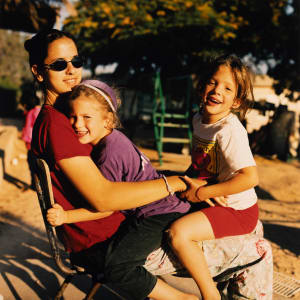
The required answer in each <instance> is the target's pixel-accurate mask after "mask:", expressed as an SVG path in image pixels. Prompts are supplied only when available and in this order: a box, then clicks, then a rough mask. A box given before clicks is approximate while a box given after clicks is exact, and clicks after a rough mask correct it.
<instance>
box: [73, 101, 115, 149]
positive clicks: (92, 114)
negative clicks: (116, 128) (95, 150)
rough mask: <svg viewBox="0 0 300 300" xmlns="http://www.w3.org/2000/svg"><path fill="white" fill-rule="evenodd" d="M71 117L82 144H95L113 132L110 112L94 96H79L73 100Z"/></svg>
mask: <svg viewBox="0 0 300 300" xmlns="http://www.w3.org/2000/svg"><path fill="white" fill-rule="evenodd" d="M69 119H70V123H71V125H72V127H73V129H74V130H75V133H76V134H77V136H78V138H79V141H80V143H82V144H89V143H90V144H92V145H93V146H95V145H97V144H98V143H99V141H100V140H101V139H102V138H104V137H105V136H106V135H108V134H109V133H111V127H110V122H111V120H110V113H109V112H107V111H105V109H104V108H103V107H102V106H101V105H100V103H99V102H98V101H97V100H95V99H94V98H93V97H92V96H90V97H87V96H79V97H78V98H77V99H75V100H73V101H71V102H70V114H69Z"/></svg>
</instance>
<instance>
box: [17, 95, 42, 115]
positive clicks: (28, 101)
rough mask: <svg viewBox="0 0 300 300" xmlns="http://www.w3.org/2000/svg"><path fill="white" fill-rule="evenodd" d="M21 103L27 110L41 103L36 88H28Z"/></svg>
mask: <svg viewBox="0 0 300 300" xmlns="http://www.w3.org/2000/svg"><path fill="white" fill-rule="evenodd" d="M20 103H21V104H22V105H23V106H24V107H25V108H26V110H27V111H29V110H31V109H32V108H34V107H36V106H37V105H40V104H41V101H40V98H39V97H38V96H37V95H36V93H35V91H34V90H31V91H29V90H27V91H24V92H23V93H22V96H21V99H20Z"/></svg>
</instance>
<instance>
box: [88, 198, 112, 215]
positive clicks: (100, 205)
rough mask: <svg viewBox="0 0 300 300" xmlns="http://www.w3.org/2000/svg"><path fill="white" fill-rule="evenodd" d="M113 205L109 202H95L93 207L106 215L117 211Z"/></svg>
mask: <svg viewBox="0 0 300 300" xmlns="http://www.w3.org/2000/svg"><path fill="white" fill-rule="evenodd" d="M111 204H112V203H109V202H108V203H107V202H106V201H101V200H98V201H97V202H94V203H93V204H92V206H93V207H94V209H95V210H96V211H98V212H101V213H105V212H111V211H115V210H116V209H115V208H114V207H113V206H112V205H111Z"/></svg>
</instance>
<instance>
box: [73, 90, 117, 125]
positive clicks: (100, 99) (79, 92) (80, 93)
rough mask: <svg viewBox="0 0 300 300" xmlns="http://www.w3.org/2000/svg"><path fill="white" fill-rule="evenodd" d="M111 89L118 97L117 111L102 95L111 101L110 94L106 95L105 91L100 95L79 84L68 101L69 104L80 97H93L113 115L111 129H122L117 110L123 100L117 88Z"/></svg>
mask: <svg viewBox="0 0 300 300" xmlns="http://www.w3.org/2000/svg"><path fill="white" fill-rule="evenodd" d="M110 89H112V90H113V91H114V93H115V96H116V107H115V110H113V109H112V106H111V104H110V103H109V102H108V101H107V100H106V99H105V97H104V96H103V95H102V94H101V93H104V94H105V95H106V96H107V97H109V99H111V96H110V95H109V94H108V93H106V92H105V91H103V90H101V93H99V92H97V91H96V90H95V89H93V88H91V87H88V86H86V85H84V84H79V85H77V86H75V87H74V88H73V89H72V91H71V92H70V94H69V97H68V101H69V103H70V102H71V101H75V100H76V99H77V98H78V97H80V96H85V97H93V98H94V99H95V100H96V101H97V102H98V103H99V104H100V105H101V108H102V109H104V110H105V111H106V112H107V113H111V114H112V120H111V121H112V122H111V129H113V128H122V124H121V121H120V118H119V116H118V114H117V110H118V108H119V107H120V106H121V99H120V97H119V92H118V90H117V89H115V88H111V87H110Z"/></svg>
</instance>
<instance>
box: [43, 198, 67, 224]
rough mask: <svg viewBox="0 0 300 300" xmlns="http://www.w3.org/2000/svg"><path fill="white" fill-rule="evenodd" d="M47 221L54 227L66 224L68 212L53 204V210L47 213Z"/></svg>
mask: <svg viewBox="0 0 300 300" xmlns="http://www.w3.org/2000/svg"><path fill="white" fill-rule="evenodd" d="M46 217H47V221H48V222H49V223H50V225H52V226H60V225H62V224H64V223H66V220H67V212H66V211H64V209H63V208H62V207H61V206H60V205H59V204H57V203H55V204H53V206H52V208H50V209H48V211H47V216H46Z"/></svg>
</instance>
